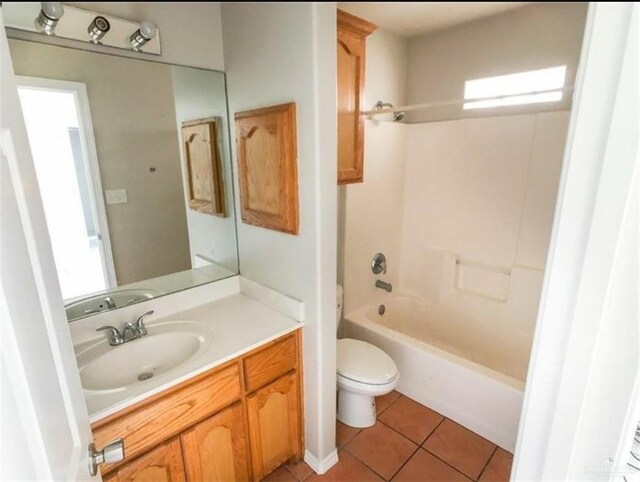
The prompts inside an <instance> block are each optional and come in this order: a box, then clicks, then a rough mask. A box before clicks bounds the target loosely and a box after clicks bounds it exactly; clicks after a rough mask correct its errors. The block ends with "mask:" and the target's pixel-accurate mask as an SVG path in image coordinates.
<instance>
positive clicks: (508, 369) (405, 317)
mask: <svg viewBox="0 0 640 482" xmlns="http://www.w3.org/2000/svg"><path fill="white" fill-rule="evenodd" d="M385 307H386V312H385V314H384V315H379V314H378V306H377V305H375V306H367V307H364V308H361V309H360V310H357V311H356V312H354V313H351V314H350V315H347V316H346V318H345V320H344V324H345V335H346V336H348V337H350V338H356V339H359V340H363V341H366V342H369V343H372V344H373V345H376V346H378V347H379V348H381V349H382V350H384V351H385V352H386V353H387V354H388V355H389V356H390V357H391V358H392V359H393V361H394V362H395V363H396V365H397V366H398V371H399V372H400V374H401V377H400V381H399V383H398V388H397V389H398V391H400V392H401V393H403V394H405V395H407V396H408V397H410V398H413V399H415V400H416V401H418V402H420V403H422V404H424V405H427V406H429V407H431V408H432V409H434V410H436V411H437V412H439V413H441V414H442V415H444V416H446V417H449V418H451V419H453V420H455V421H456V422H458V423H460V424H462V425H464V426H465V427H467V428H469V429H471V430H473V431H474V432H476V433H478V434H480V435H482V436H483V437H485V438H487V439H489V440H491V441H492V442H494V443H496V444H497V445H499V446H500V447H502V448H504V449H506V450H508V451H511V452H513V450H514V447H515V441H516V435H517V431H518V421H519V419H520V408H521V405H522V396H523V389H524V380H525V377H526V368H527V361H528V357H529V349H530V343H531V340H530V334H528V333H527V332H526V331H521V330H520V329H519V328H518V326H517V324H513V323H511V324H508V323H504V324H503V323H496V322H487V321H484V322H483V321H482V320H479V319H478V320H469V319H465V318H463V317H461V316H458V317H456V316H455V314H453V313H451V312H447V310H446V309H443V307H442V306H438V305H435V304H428V303H424V302H422V301H420V300H417V299H415V298H412V297H409V296H402V295H398V296H392V297H389V299H388V300H387V301H386V302H385Z"/></svg>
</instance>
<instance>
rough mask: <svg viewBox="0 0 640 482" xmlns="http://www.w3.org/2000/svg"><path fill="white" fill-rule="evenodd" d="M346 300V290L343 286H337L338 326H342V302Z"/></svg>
mask: <svg viewBox="0 0 640 482" xmlns="http://www.w3.org/2000/svg"><path fill="white" fill-rule="evenodd" d="M343 300H344V290H343V289H342V286H340V285H337V286H336V328H337V327H338V326H340V320H341V319H342V302H343Z"/></svg>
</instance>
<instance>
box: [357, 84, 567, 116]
mask: <svg viewBox="0 0 640 482" xmlns="http://www.w3.org/2000/svg"><path fill="white" fill-rule="evenodd" d="M572 90H573V86H572V85H571V86H566V87H561V88H558V89H548V90H536V91H532V92H521V93H519V94H508V95H499V96H496V97H483V98H481V99H452V100H441V101H437V102H425V103H424V104H411V105H400V106H397V107H386V108H384V109H372V110H365V111H363V112H361V113H360V115H364V116H369V117H371V116H374V115H379V114H390V113H392V112H410V111H413V110H420V109H428V108H429V107H444V106H448V105H458V104H465V103H471V102H485V101H490V100H502V99H510V98H511V97H522V96H523V95H537V94H546V93H549V92H559V91H560V92H571V91H572ZM514 105H517V104H514ZM500 107H502V106H500Z"/></svg>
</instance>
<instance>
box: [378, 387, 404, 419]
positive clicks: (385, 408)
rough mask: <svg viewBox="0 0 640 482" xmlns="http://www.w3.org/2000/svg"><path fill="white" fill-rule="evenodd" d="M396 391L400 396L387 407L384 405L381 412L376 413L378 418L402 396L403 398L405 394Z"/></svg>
mask: <svg viewBox="0 0 640 482" xmlns="http://www.w3.org/2000/svg"><path fill="white" fill-rule="evenodd" d="M396 393H397V394H398V396H397V397H396V399H395V400H394V401H393V402H391V403H390V404H389V405H387V406H386V407H384V408H383V409H382V411H381V412H380V413H376V419H377V418H378V417H379V416H380V415H382V414H383V413H384V412H386V411H387V410H389V409H390V408H391V406H392V405H393V404H395V403H396V402H397V401H398V400H400V398H402V397H403V396H404V395H402V393H400V392H396ZM376 407H377V405H376Z"/></svg>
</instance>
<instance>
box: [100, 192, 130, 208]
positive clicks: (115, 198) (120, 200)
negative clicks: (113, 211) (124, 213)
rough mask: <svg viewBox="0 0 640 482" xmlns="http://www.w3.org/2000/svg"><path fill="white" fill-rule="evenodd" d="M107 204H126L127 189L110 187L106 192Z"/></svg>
mask: <svg viewBox="0 0 640 482" xmlns="http://www.w3.org/2000/svg"><path fill="white" fill-rule="evenodd" d="M104 197H105V199H106V201H107V204H125V203H126V202H127V190H126V189H109V190H106V191H105V192H104Z"/></svg>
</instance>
